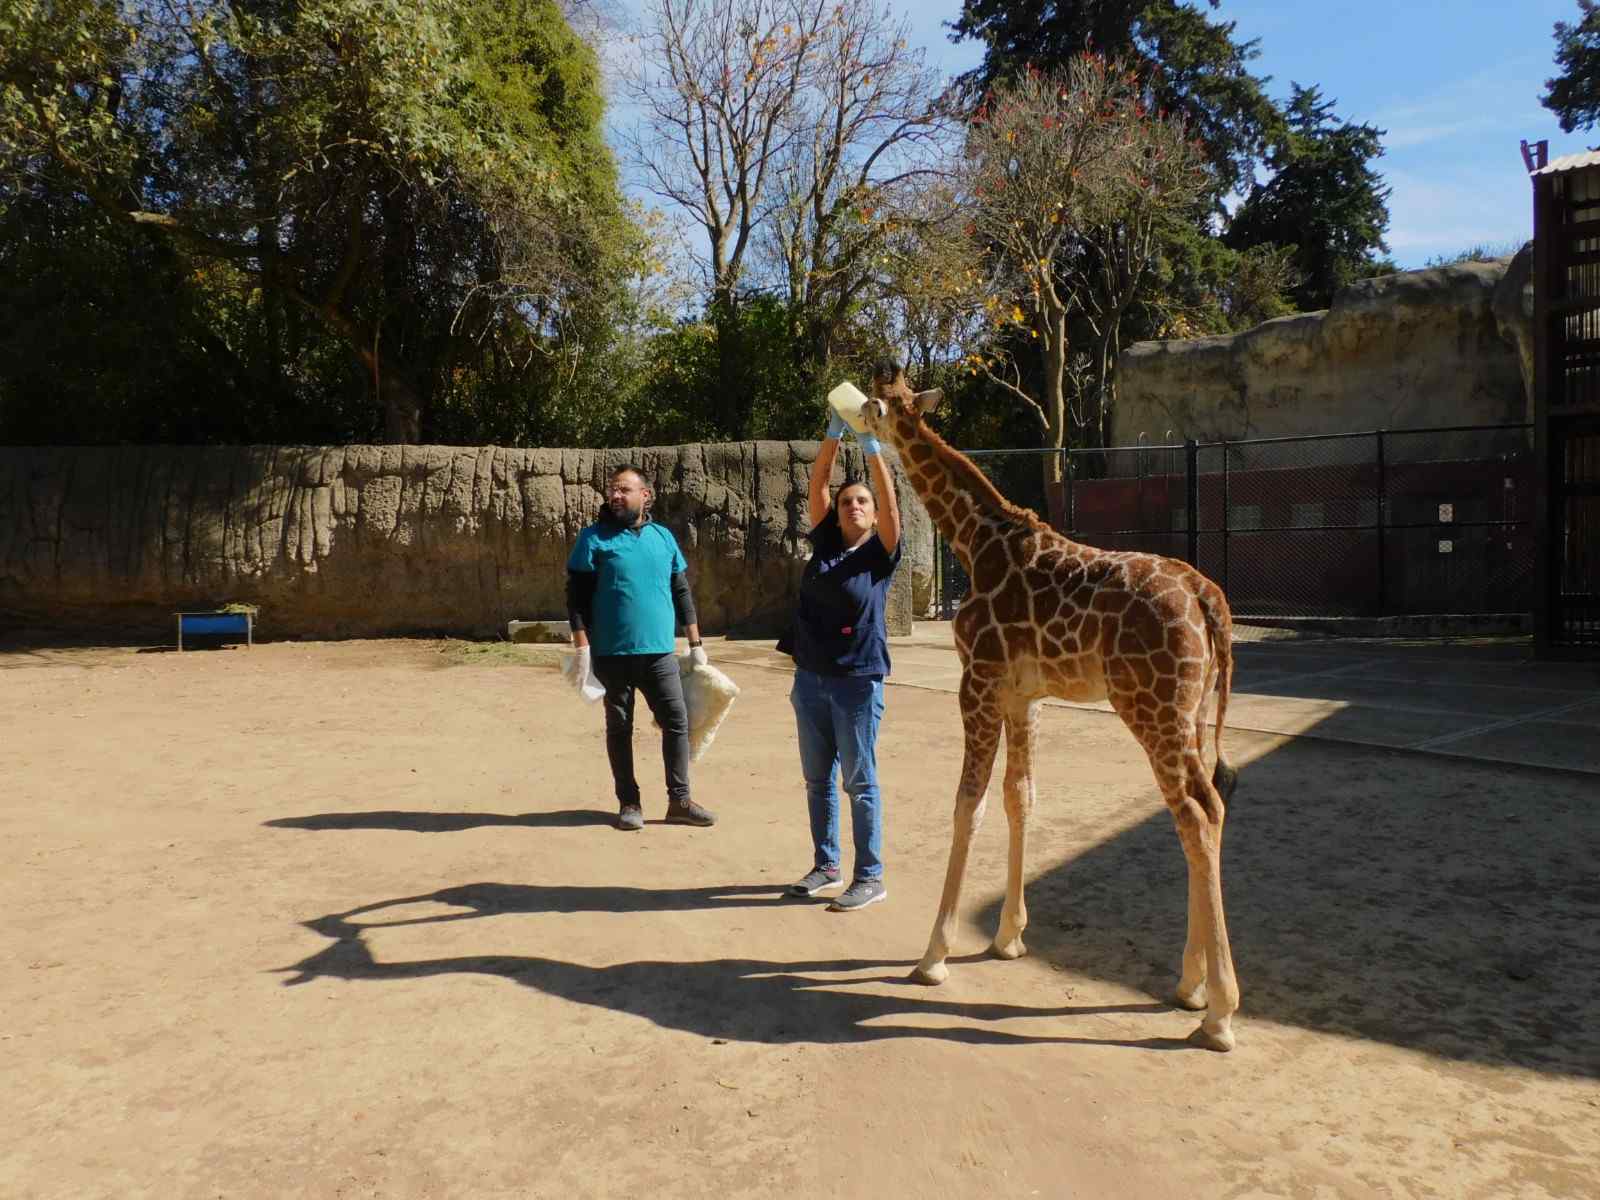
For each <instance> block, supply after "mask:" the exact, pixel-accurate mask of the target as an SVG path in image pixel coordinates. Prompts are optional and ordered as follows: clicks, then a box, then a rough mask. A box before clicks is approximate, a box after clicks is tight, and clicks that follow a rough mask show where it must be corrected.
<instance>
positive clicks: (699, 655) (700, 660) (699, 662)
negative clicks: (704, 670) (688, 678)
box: [689, 646, 711, 667]
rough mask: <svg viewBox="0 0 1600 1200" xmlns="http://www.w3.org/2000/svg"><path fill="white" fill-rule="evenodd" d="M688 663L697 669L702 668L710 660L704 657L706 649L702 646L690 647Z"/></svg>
mask: <svg viewBox="0 0 1600 1200" xmlns="http://www.w3.org/2000/svg"><path fill="white" fill-rule="evenodd" d="M689 661H690V662H691V663H693V664H694V665H695V666H697V667H703V666H705V665H707V664H708V663H709V662H710V661H711V660H710V659H708V658H707V657H706V648H705V647H704V646H690V647H689Z"/></svg>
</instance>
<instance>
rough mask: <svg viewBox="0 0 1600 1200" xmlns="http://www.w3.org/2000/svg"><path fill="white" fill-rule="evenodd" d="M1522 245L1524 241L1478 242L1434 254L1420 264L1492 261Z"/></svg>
mask: <svg viewBox="0 0 1600 1200" xmlns="http://www.w3.org/2000/svg"><path fill="white" fill-rule="evenodd" d="M1524 245H1525V243H1523V242H1519V241H1505V242H1479V243H1478V244H1477V245H1476V246H1468V247H1467V248H1466V249H1465V250H1457V251H1456V252H1455V253H1454V254H1435V255H1434V256H1433V257H1432V258H1430V259H1428V261H1427V262H1425V263H1423V264H1422V265H1423V266H1425V267H1448V266H1452V265H1453V264H1455V263H1472V262H1492V261H1494V260H1495V259H1497V258H1509V257H1510V256H1511V255H1513V254H1515V253H1516V252H1517V251H1519V250H1521V249H1522V247H1523V246H1524Z"/></svg>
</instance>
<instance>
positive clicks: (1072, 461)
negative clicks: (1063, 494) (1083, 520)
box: [1062, 450, 1078, 537]
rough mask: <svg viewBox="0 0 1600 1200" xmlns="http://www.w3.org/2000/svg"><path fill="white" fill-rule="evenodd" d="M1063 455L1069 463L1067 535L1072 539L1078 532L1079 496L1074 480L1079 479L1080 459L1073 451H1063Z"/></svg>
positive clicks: (1067, 474)
mask: <svg viewBox="0 0 1600 1200" xmlns="http://www.w3.org/2000/svg"><path fill="white" fill-rule="evenodd" d="M1062 453H1063V454H1064V455H1065V456H1066V460H1067V463H1066V466H1067V470H1066V479H1067V529H1066V533H1067V536H1069V537H1070V536H1072V534H1074V533H1076V532H1077V531H1078V494H1077V491H1076V490H1075V488H1074V486H1073V483H1074V480H1075V479H1076V478H1077V474H1078V459H1077V456H1076V455H1074V454H1073V453H1072V451H1070V450H1063V451H1062Z"/></svg>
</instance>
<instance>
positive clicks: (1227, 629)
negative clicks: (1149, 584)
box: [1200, 585, 1239, 803]
mask: <svg viewBox="0 0 1600 1200" xmlns="http://www.w3.org/2000/svg"><path fill="white" fill-rule="evenodd" d="M1200 608H1201V611H1202V612H1204V614H1205V619H1206V632H1207V633H1208V634H1209V635H1210V637H1211V653H1212V655H1213V656H1215V658H1216V660H1217V727H1216V733H1215V735H1214V737H1215V741H1216V747H1217V765H1216V767H1215V768H1214V769H1213V770H1212V772H1211V785H1212V786H1213V787H1214V788H1216V789H1217V794H1218V795H1220V796H1221V797H1222V799H1223V801H1224V803H1226V802H1227V801H1228V800H1229V799H1231V798H1232V796H1233V789H1234V788H1235V787H1236V786H1238V783H1239V772H1238V771H1236V770H1235V769H1234V768H1233V767H1231V766H1230V765H1228V760H1227V759H1226V758H1225V757H1224V756H1223V753H1222V727H1223V723H1224V722H1225V721H1226V720H1227V716H1228V695H1229V693H1230V692H1232V690H1233V617H1232V615H1231V614H1230V613H1229V612H1228V602H1227V600H1226V599H1224V598H1223V595H1222V591H1221V589H1220V588H1217V587H1215V586H1214V585H1213V586H1212V587H1210V588H1208V589H1206V590H1205V591H1203V592H1202V593H1201V594H1200Z"/></svg>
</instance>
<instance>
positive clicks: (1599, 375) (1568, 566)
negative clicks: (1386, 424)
mask: <svg viewBox="0 0 1600 1200" xmlns="http://www.w3.org/2000/svg"><path fill="white" fill-rule="evenodd" d="M1544 155H1545V150H1544V145H1543V143H1541V144H1540V146H1539V148H1538V157H1537V159H1536V160H1532V161H1530V163H1529V165H1530V167H1532V168H1533V172H1532V174H1533V196H1534V209H1533V211H1534V217H1533V234H1534V288H1533V291H1534V421H1535V427H1536V430H1537V433H1536V444H1537V447H1538V454H1539V460H1540V468H1541V473H1542V475H1543V481H1544V484H1543V488H1542V489H1541V492H1540V497H1539V507H1538V517H1537V521H1538V534H1539V539H1538V550H1539V554H1538V560H1539V591H1540V598H1539V602H1538V605H1537V607H1536V609H1535V612H1534V636H1535V639H1536V641H1537V644H1538V647H1539V649H1540V651H1541V652H1542V653H1546V654H1552V655H1573V654H1581V655H1583V656H1585V657H1587V656H1591V655H1595V654H1600V153H1595V152H1593V151H1590V152H1588V153H1583V154H1572V155H1568V156H1566V157H1564V158H1558V159H1556V160H1555V161H1554V162H1549V163H1546V162H1545V161H1544Z"/></svg>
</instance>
